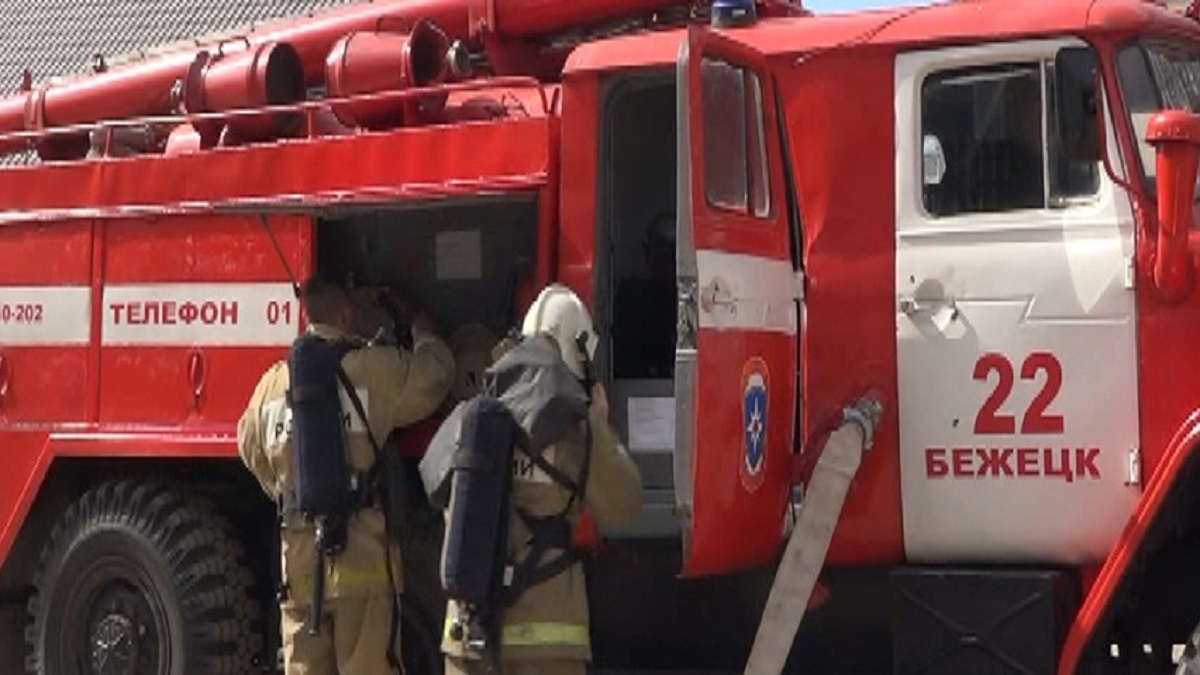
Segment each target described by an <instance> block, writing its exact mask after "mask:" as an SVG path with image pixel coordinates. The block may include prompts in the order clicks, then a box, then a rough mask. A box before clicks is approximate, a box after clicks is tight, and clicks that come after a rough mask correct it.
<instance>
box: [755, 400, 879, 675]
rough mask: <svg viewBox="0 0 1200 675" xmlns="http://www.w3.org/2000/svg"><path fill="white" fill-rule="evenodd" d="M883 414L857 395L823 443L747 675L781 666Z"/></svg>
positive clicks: (768, 673)
mask: <svg viewBox="0 0 1200 675" xmlns="http://www.w3.org/2000/svg"><path fill="white" fill-rule="evenodd" d="M882 413H883V406H882V404H880V403H879V401H877V400H875V399H872V398H860V399H858V400H857V401H855V402H854V404H853V405H851V406H850V407H849V408H846V409H845V410H844V411H843V415H842V425H841V426H840V427H838V428H837V430H835V431H834V432H833V433H832V434H830V436H829V439H828V440H827V441H826V442H825V447H824V448H823V449H822V450H821V456H820V458H818V459H817V466H816V469H815V470H814V471H813V475H812V480H811V481H810V482H809V486H808V490H807V491H806V492H805V494H804V502H803V504H802V505H801V507H800V515H799V517H798V518H797V519H796V526H795V528H794V529H793V530H792V535H791V537H790V538H789V539H788V544H787V549H786V550H785V551H784V553H783V559H782V560H781V561H780V563H779V569H778V570H776V572H775V582H774V583H773V584H772V585H771V593H770V595H768V596H767V605H766V607H765V608H764V609H763V615H762V620H761V621H760V622H759V625H758V634H757V635H756V636H755V638H754V646H753V647H752V648H751V650H750V659H749V661H747V663H746V670H745V675H779V673H780V672H782V671H783V666H784V664H785V663H786V662H787V658H788V654H789V653H790V652H791V650H792V643H793V641H794V640H795V638H796V631H797V630H799V628H800V622H801V620H802V619H803V618H804V611H805V609H806V608H807V607H808V602H809V598H810V597H811V596H812V592H813V587H814V586H815V585H816V582H817V577H818V576H819V575H820V574H821V568H822V567H823V566H824V564H825V556H826V554H827V553H828V552H829V542H830V540H831V539H832V538H833V529H834V527H835V526H836V525H837V521H838V516H839V515H840V514H841V512H842V505H843V504H844V503H845V501H846V493H847V492H848V491H849V489H850V481H851V480H853V479H854V475H855V474H856V473H857V472H858V467H859V464H860V462H861V461H862V455H863V451H864V450H866V449H869V448H870V447H871V443H872V441H873V440H874V436H875V429H876V428H877V427H878V426H879V418H880V416H881V415H882Z"/></svg>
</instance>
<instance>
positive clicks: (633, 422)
mask: <svg viewBox="0 0 1200 675" xmlns="http://www.w3.org/2000/svg"><path fill="white" fill-rule="evenodd" d="M628 417H629V449H630V450H641V451H643V452H645V451H652V452H673V451H674V450H675V399H674V398H672V397H665V398H664V397H655V398H633V397H631V398H630V399H629V415H628Z"/></svg>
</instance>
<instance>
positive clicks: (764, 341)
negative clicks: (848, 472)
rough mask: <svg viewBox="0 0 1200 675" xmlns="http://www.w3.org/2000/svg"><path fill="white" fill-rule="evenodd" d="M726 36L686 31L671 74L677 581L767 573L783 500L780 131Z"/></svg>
mask: <svg viewBox="0 0 1200 675" xmlns="http://www.w3.org/2000/svg"><path fill="white" fill-rule="evenodd" d="M732 34H733V35H736V32H732ZM727 35H728V34H726V35H722V34H718V33H716V32H713V31H709V30H707V29H705V28H700V27H693V28H692V29H690V30H689V32H688V41H687V43H686V44H685V45H684V46H683V47H682V48H681V52H680V58H679V63H678V78H679V79H678V88H677V91H678V92H679V93H678V95H679V99H678V100H679V104H678V106H677V111H678V115H679V127H678V128H679V145H678V160H679V161H678V166H679V172H680V173H679V180H678V185H679V207H678V213H679V214H680V217H679V219H678V257H677V273H678V276H679V312H678V316H679V323H678V327H677V345H676V368H675V373H676V378H675V401H676V406H677V410H676V444H675V457H674V464H675V486H676V500H677V507H678V509H677V510H678V512H679V514H680V517H681V530H682V536H683V541H684V564H683V572H682V573H683V575H685V576H692V575H703V574H712V573H721V572H727V571H731V570H735V569H739V568H744V567H748V566H751V565H756V564H760V563H764V562H767V561H769V560H770V559H771V558H772V557H773V556H774V555H775V554H776V553H777V552H778V546H779V543H780V540H781V537H782V535H783V533H784V523H785V516H786V514H787V509H788V507H789V504H790V497H791V489H790V488H791V485H790V474H791V454H792V448H793V443H792V441H793V434H794V433H795V410H796V406H795V396H796V391H795V388H796V381H797V370H796V368H797V366H796V360H797V344H796V335H797V322H798V318H797V317H798V314H799V313H798V311H797V304H796V302H797V301H796V298H797V294H796V293H795V290H794V289H795V288H796V278H797V275H796V274H795V268H794V266H793V263H792V257H791V252H790V245H789V237H790V235H789V219H788V208H787V204H788V202H787V196H786V192H785V190H786V186H785V184H784V179H783V165H782V162H783V160H782V157H781V144H780V141H779V139H780V137H781V136H780V134H781V131H780V129H779V128H778V125H777V118H776V115H775V113H774V111H775V110H776V107H775V106H776V103H775V89H774V85H773V82H772V78H771V72H770V69H769V67H768V64H767V62H766V59H765V58H764V57H763V56H762V55H761V54H758V53H757V52H755V51H754V50H753V49H752V48H750V47H748V46H746V45H743V44H740V43H738V42H735V38H731V37H728V36H727Z"/></svg>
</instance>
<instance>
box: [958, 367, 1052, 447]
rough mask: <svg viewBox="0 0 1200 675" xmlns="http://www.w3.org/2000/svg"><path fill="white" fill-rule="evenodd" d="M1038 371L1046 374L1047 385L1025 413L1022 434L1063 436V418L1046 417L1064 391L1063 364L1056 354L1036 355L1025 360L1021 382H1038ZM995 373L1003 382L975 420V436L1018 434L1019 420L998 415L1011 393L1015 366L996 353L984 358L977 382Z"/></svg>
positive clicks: (976, 377)
mask: <svg viewBox="0 0 1200 675" xmlns="http://www.w3.org/2000/svg"><path fill="white" fill-rule="evenodd" d="M1039 370H1043V371H1045V372H1046V383H1045V384H1043V385H1042V390H1041V391H1040V392H1038V395H1037V396H1035V397H1034V398H1033V400H1032V401H1030V403H1029V409H1028V410H1026V411H1025V416H1024V417H1023V418H1022V419H1021V433H1023V434H1061V433H1062V432H1063V417H1062V415H1047V414H1046V408H1049V407H1050V404H1051V403H1053V402H1054V398H1055V397H1056V396H1058V390H1059V389H1061V388H1062V380H1063V375H1062V364H1061V363H1060V362H1059V360H1058V358H1057V357H1055V356H1054V355H1053V354H1050V353H1048V352H1033V353H1032V354H1030V355H1029V356H1027V357H1025V362H1024V363H1022V364H1021V379H1022V380H1032V379H1035V378H1036V377H1037V372H1038V371H1039ZM992 371H996V373H997V374H998V375H999V376H1000V379H999V380H998V381H997V382H996V388H995V389H993V390H992V394H991V395H990V396H988V397H987V400H986V401H984V402H983V406H982V407H980V408H979V414H978V415H976V416H975V433H977V434H1012V433H1016V428H1017V419H1016V417H1015V416H1013V415H1002V414H997V411H998V410H999V409H1000V406H1002V405H1004V401H1005V400H1006V399H1007V398H1008V395H1009V394H1011V393H1012V388H1013V366H1012V362H1010V361H1009V360H1008V357H1006V356H1004V355H1003V354H997V353H994V352H992V353H988V354H984V355H983V356H981V357H979V360H978V361H976V362H975V379H976V380H984V381H985V380H987V379H988V375H989V374H990V373H991V372H992Z"/></svg>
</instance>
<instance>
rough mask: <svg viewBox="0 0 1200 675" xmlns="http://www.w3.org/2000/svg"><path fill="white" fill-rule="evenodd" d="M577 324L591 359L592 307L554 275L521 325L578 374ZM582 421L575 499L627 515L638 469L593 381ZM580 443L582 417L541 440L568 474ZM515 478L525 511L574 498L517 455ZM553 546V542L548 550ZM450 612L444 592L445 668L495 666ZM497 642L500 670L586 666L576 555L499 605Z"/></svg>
mask: <svg viewBox="0 0 1200 675" xmlns="http://www.w3.org/2000/svg"><path fill="white" fill-rule="evenodd" d="M581 332H586V334H587V336H588V337H587V341H586V345H587V351H588V354H587V356H586V358H587V359H588V360H590V359H591V358H592V357H593V356H594V354H595V349H596V344H597V342H598V340H597V338H596V335H595V332H594V330H593V329H592V321H591V317H590V315H589V314H588V312H587V308H586V307H585V306H584V305H583V302H582V301H580V300H579V298H578V297H577V296H576V295H575V294H574V293H572V292H571V291H570V290H569V289H567V288H566V287H564V286H559V285H552V286H550V287H548V288H547V289H545V290H544V291H543V292H542V293H541V295H540V296H539V297H538V298H537V300H536V301H535V302H534V304H533V306H532V307H531V308H530V310H529V312H528V313H527V314H526V316H525V321H524V324H523V326H522V334H523V335H524V336H526V337H531V336H535V335H548V336H549V337H550V338H552V339H553V341H554V342H555V343H556V344H557V345H558V348H559V351H560V353H561V354H562V357H563V360H564V361H565V362H566V364H567V366H568V367H569V368H570V369H571V371H572V373H574V374H575V376H576V377H577V378H579V379H580V380H584V367H583V363H584V358H585V357H584V355H582V354H580V352H579V349H578V348H577V347H576V341H575V337H576V336H577V335H579V334H580V333H581ZM503 348H504V343H501V345H498V349H497V352H494V353H493V356H494V357H495V358H499V356H500V355H501V353H502V352H501V350H503ZM588 425H589V426H590V427H591V436H592V439H591V459H590V462H589V468H588V476H587V483H586V489H585V490H584V502H583V505H582V506H583V507H586V510H587V513H588V514H589V516H590V517H592V518H594V519H595V522H596V523H597V524H598V525H599V526H600V527H602V528H603V527H613V526H620V525H627V524H629V523H631V522H632V521H633V520H634V519H636V518H637V516H638V514H639V513H640V512H641V509H642V484H641V476H640V475H639V473H638V469H637V466H636V465H635V464H634V462H633V459H632V458H631V457H630V456H629V454H628V452H627V451H626V450H625V448H624V446H623V445H622V444H621V442H620V439H619V438H618V437H617V433H616V431H615V430H614V429H613V428H612V427H611V426H610V425H609V423H608V401H607V398H606V396H605V392H604V388H603V386H602V385H600V384H596V385H594V386H593V388H592V404H591V410H590V411H589V420H588ZM586 444H587V428H586V427H585V426H584V425H583V424H580V426H579V428H577V429H576V430H575V433H573V434H572V435H570V436H568V437H567V438H564V439H563V440H561V441H560V442H558V443H555V444H554V445H553V446H552V447H550V448H547V449H546V450H545V453H544V455H543V456H544V457H546V458H547V459H548V460H549V461H550V462H551V463H552V464H553V465H554V466H555V467H557V468H558V469H560V470H562V471H563V472H564V473H566V475H568V476H570V477H572V478H573V479H574V478H576V477H579V476H580V475H581V473H582V469H583V460H584V453H585V448H586ZM518 457H519V455H518ZM513 479H514V484H513V488H512V489H513V492H512V500H513V505H514V506H515V507H519V508H522V509H524V510H525V511H526V512H527V513H528V514H529V515H532V516H539V517H544V516H550V515H553V514H557V513H560V512H562V511H563V509H564V508H566V507H567V505H568V504H569V503H572V502H571V494H570V492H568V490H567V489H566V488H565V487H564V486H563V485H561V484H559V483H558V482H555V481H554V480H552V479H551V478H550V477H549V476H548V475H546V473H545V472H543V471H541V470H539V469H536V468H534V467H531V466H530V465H529V464H527V463H524V462H521V461H520V459H518V460H517V461H515V462H514V471H513ZM573 503H574V506H573V507H572V508H571V509H570V510H569V511H568V514H569V517H570V520H571V523H572V524H573V525H574V524H576V523H577V522H578V519H579V518H580V517H581V514H582V511H583V508H582V507H581V506H580V505H579V502H578V501H577V500H576V501H575V502H573ZM509 527H510V528H511V529H510V541H513V542H517V545H516V546H515V548H514V549H513V553H515V559H516V560H523V559H525V556H526V555H527V553H528V551H529V547H528V545H527V544H524V543H523V542H526V541H527V540H528V539H529V535H530V533H529V530H528V528H527V527H526V525H525V523H524V522H523V521H522V520H521V519H520V518H518V517H516V516H513V517H512V518H511V520H510V526H509ZM558 553H559V551H554V550H551V551H549V552H547V554H546V557H547V558H550V557H553V556H555V555H557V554H558ZM457 616H458V607H457V605H456V603H455V602H454V601H451V602H450V603H449V604H448V607H447V617H446V630H445V633H444V635H443V640H442V651H443V652H444V653H445V654H446V673H447V675H454V674H460V673H467V674H470V675H478V674H481V673H489V672H494V668H492V667H491V664H490V662H489V661H488V660H487V659H485V658H483V657H482V656H481V655H480V654H479V653H477V652H475V651H473V650H471V649H469V648H466V647H465V646H464V644H463V643H462V642H461V641H458V640H455V639H454V637H453V635H452V631H451V629H450V627H451V626H452V624H453V623H454V621H455V618H456V617H457ZM500 650H501V658H502V672H503V673H504V674H505V675H534V674H541V675H584V673H586V672H587V664H588V662H589V661H590V660H591V657H592V651H591V638H590V631H589V621H588V598H587V588H586V586H585V580H584V571H583V564H582V562H581V561H579V560H576V561H575V562H574V563H573V564H571V565H570V567H568V568H567V569H566V570H565V571H563V572H561V573H560V574H558V575H557V576H554V577H551V578H550V579H548V580H546V581H544V582H542V583H540V584H537V585H534V586H531V587H530V588H528V589H525V590H524V591H523V593H522V594H521V595H520V596H519V597H518V599H517V601H516V603H515V604H514V605H513V606H512V607H509V608H507V609H506V610H505V612H504V621H503V627H502V630H501V635H500Z"/></svg>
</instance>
